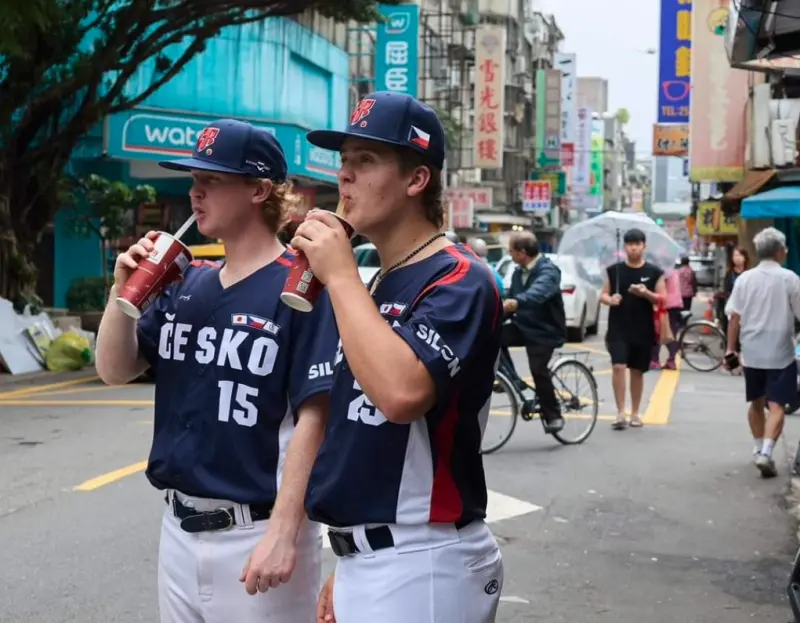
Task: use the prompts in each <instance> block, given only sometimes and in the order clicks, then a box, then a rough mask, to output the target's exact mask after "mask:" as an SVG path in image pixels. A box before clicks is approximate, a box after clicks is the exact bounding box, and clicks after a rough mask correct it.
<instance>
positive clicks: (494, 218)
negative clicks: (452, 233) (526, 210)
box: [475, 212, 531, 227]
mask: <svg viewBox="0 0 800 623" xmlns="http://www.w3.org/2000/svg"><path fill="white" fill-rule="evenodd" d="M475 218H476V219H478V221H479V222H480V223H486V224H487V225H522V226H523V227H526V226H527V227H530V225H531V218H530V217H529V216H517V215H515V214H508V213H504V212H481V213H478V214H476V215H475Z"/></svg>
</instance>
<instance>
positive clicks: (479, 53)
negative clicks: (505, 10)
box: [474, 26, 506, 169]
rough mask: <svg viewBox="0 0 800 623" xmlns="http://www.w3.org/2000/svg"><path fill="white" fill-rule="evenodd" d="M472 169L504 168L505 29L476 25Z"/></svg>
mask: <svg viewBox="0 0 800 623" xmlns="http://www.w3.org/2000/svg"><path fill="white" fill-rule="evenodd" d="M475 47H476V54H475V133H474V134H475V145H474V150H475V151H474V153H475V166H476V167H477V168H480V169H500V168H502V166H503V142H504V140H505V135H504V134H505V133H504V130H505V127H504V121H503V112H504V111H505V105H506V103H505V83H506V81H505V71H506V29H505V28H502V27H500V26H478V28H477V30H476V32H475Z"/></svg>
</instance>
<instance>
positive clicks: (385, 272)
mask: <svg viewBox="0 0 800 623" xmlns="http://www.w3.org/2000/svg"><path fill="white" fill-rule="evenodd" d="M442 237H444V233H442V232H439V233H438V234H436V235H435V236H431V238H429V239H428V240H426V241H425V242H423V243H422V244H421V245H419V246H418V247H417V248H416V249H414V250H413V251H412V252H411V253H409V254H408V255H406V256H405V257H404V258H403V259H402V260H400V261H399V262H395V263H394V264H392V265H391V266H389V268H387V269H386V270H382V271H380V272H379V273H378V274H377V276H376V277H375V280H374V281H373V282H372V287H371V288H370V290H369V293H370V294H372V293H374V292H375V290H376V289H377V287H378V284H380V282H381V281H383V279H384V278H385V277H386V275H388V274H389V273H390V272H392V271H393V270H395V269H396V268H400V267H401V266H402V265H403V264H405V263H406V262H408V261H409V260H410V259H411V258H413V257H414V256H415V255H417V254H418V253H420V252H422V251H423V250H425V249H426V248H427V247H429V246H430V245H431V244H433V243H434V242H436V241H437V240H438V239H439V238H442Z"/></svg>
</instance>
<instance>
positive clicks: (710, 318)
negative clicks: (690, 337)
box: [702, 300, 714, 335]
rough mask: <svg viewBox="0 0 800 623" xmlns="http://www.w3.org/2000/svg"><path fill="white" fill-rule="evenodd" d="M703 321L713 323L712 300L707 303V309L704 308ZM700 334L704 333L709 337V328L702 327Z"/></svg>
mask: <svg viewBox="0 0 800 623" xmlns="http://www.w3.org/2000/svg"><path fill="white" fill-rule="evenodd" d="M703 319H704V320H708V322H711V323H713V322H714V303H713V300H711V301H709V302H708V307H706V310H705V311H704V312H703ZM702 332H703V333H705V334H706V335H709V334H710V333H711V328H710V327H703V328H702Z"/></svg>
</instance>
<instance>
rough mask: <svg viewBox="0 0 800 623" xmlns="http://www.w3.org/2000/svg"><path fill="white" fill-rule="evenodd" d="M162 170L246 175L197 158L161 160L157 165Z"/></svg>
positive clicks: (231, 168)
mask: <svg viewBox="0 0 800 623" xmlns="http://www.w3.org/2000/svg"><path fill="white" fill-rule="evenodd" d="M158 166H160V167H161V168H163V169H170V170H171V171H211V172H214V173H230V174H232V175H247V173H243V172H242V171H240V170H238V169H234V168H233V167H226V166H223V165H221V164H215V163H213V162H207V161H205V160H200V159H199V158H184V159H182V160H162V161H161V162H159V163H158Z"/></svg>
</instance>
